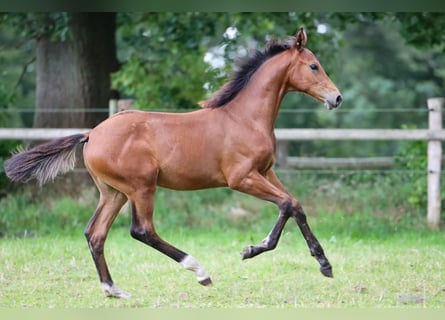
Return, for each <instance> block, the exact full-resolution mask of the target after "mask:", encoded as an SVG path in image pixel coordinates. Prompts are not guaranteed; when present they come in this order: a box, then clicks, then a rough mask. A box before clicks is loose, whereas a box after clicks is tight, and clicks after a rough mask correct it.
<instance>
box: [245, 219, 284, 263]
mask: <svg viewBox="0 0 445 320" xmlns="http://www.w3.org/2000/svg"><path fill="white" fill-rule="evenodd" d="M288 219H289V216H288V215H284V214H283V213H282V212H280V215H279V216H278V220H277V221H276V222H275V224H274V226H273V227H272V230H271V231H270V232H269V234H268V235H267V237H266V238H265V239H264V240H263V241H262V242H261V243H260V244H259V245H256V246H247V247H245V248H244V250H243V251H242V252H241V256H242V259H243V260H244V259H249V258H253V257H255V256H257V255H259V254H260V253H263V252H265V251H269V250H273V249H275V248H276V246H277V244H278V241H279V240H280V237H281V232H282V231H283V228H284V226H285V224H286V222H287V220H288Z"/></svg>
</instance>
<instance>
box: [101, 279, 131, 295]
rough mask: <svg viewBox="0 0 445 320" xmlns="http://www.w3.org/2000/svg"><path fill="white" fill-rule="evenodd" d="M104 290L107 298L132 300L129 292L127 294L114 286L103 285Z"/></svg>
mask: <svg viewBox="0 0 445 320" xmlns="http://www.w3.org/2000/svg"><path fill="white" fill-rule="evenodd" d="M102 289H103V290H104V293H105V296H107V297H111V298H118V299H129V298H131V294H130V293H128V292H125V291H123V290H121V289H119V288H118V287H116V286H115V285H114V284H113V285H112V286H110V285H109V284H106V283H103V284H102Z"/></svg>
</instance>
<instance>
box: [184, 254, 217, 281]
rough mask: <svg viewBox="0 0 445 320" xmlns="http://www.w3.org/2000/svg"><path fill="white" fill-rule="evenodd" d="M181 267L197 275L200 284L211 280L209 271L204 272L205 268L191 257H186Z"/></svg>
mask: <svg viewBox="0 0 445 320" xmlns="http://www.w3.org/2000/svg"><path fill="white" fill-rule="evenodd" d="M181 265H182V266H183V267H184V268H185V269H187V270H190V271H193V272H194V273H195V275H196V279H198V281H199V282H201V281H203V280H206V279H210V276H209V274H208V273H207V271H205V270H204V268H203V267H201V265H200V264H199V263H198V261H196V259H195V258H193V257H192V256H191V255H186V256H185V258H184V259H182V261H181Z"/></svg>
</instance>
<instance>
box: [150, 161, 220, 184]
mask: <svg viewBox="0 0 445 320" xmlns="http://www.w3.org/2000/svg"><path fill="white" fill-rule="evenodd" d="M158 185H159V186H161V187H165V188H169V189H174V190H197V189H207V188H216V187H223V186H226V185H227V183H226V181H225V178H224V176H223V175H222V173H221V172H220V170H218V168H215V167H214V166H212V165H210V164H208V163H207V164H206V163H201V164H187V163H186V162H185V163H184V162H183V163H179V164H177V165H176V166H167V167H163V168H162V167H161V168H160V171H159V175H158Z"/></svg>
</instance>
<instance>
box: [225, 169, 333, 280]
mask: <svg viewBox="0 0 445 320" xmlns="http://www.w3.org/2000/svg"><path fill="white" fill-rule="evenodd" d="M233 188H234V189H236V190H238V191H241V192H244V193H247V194H250V195H253V196H255V197H258V198H260V199H263V200H267V201H271V202H274V203H275V204H277V205H278V207H279V209H280V215H279V217H278V220H277V221H276V222H275V224H274V226H273V228H272V230H271V231H270V232H269V234H268V236H267V237H266V238H265V239H264V240H263V241H262V242H261V243H260V244H259V245H256V246H248V247H246V248H245V249H244V250H243V252H242V258H243V259H248V258H253V257H255V256H256V255H258V254H260V253H263V252H265V251H268V250H273V249H274V248H275V247H276V246H277V244H278V241H279V239H280V236H281V233H282V231H283V228H284V226H285V224H286V222H287V220H288V219H289V218H290V217H292V218H294V219H295V221H296V222H297V224H298V226H299V228H300V230H301V232H302V234H303V236H304V238H305V240H306V242H307V245H308V247H309V250H310V253H311V255H312V256H314V257H315V258H316V259H317V261H318V262H319V263H320V266H321V267H320V271H321V273H322V274H323V275H324V276H327V277H333V273H332V266H331V265H330V263H329V261H328V259H327V258H326V256H325V254H324V251H323V248H322V247H321V245H320V243H319V242H318V240H317V238H316V237H315V236H314V234H313V233H312V231H311V229H310V227H309V225H308V223H307V220H306V215H305V213H304V211H303V208H302V207H301V205H300V204H299V202H298V201H297V200H296V199H295V198H293V197H292V196H291V195H290V194H289V193H288V192H287V190H286V189H285V188H284V187H283V185H282V184H281V182H280V181H279V180H278V178H277V177H276V175H275V173H274V172H273V171H272V170H269V171H268V172H267V173H266V175H261V174H260V173H258V172H251V173H250V174H249V175H248V176H247V177H246V178H244V179H242V180H241V181H239V184H237V185H236V186H234V187H233Z"/></svg>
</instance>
